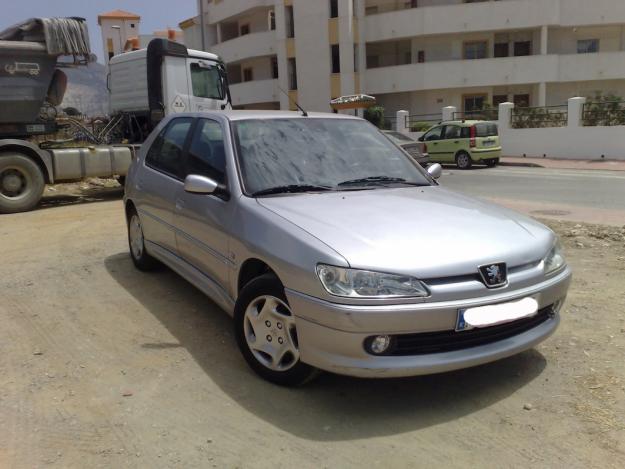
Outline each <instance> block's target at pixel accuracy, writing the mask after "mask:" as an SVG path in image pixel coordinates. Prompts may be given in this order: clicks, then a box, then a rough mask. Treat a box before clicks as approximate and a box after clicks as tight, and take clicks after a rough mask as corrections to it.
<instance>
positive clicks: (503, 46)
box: [495, 42, 510, 57]
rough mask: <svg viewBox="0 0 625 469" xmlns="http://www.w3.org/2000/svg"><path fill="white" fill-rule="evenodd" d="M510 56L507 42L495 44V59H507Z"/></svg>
mask: <svg viewBox="0 0 625 469" xmlns="http://www.w3.org/2000/svg"><path fill="white" fill-rule="evenodd" d="M509 55H510V47H509V45H508V43H507V42H498V43H497V44H495V57H508V56H509Z"/></svg>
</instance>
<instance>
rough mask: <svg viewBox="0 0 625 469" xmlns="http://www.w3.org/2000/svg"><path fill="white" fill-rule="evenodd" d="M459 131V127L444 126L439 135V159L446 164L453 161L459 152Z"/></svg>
mask: <svg viewBox="0 0 625 469" xmlns="http://www.w3.org/2000/svg"><path fill="white" fill-rule="evenodd" d="M460 129H461V127H460V126H459V125H446V126H445V128H444V129H443V132H442V133H441V140H440V142H439V145H438V150H439V151H440V152H441V153H440V158H441V160H442V161H444V162H446V163H452V162H454V161H455V158H456V152H457V151H458V150H460V147H461V140H460Z"/></svg>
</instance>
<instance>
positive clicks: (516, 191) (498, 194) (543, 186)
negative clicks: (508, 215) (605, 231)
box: [440, 167, 625, 226]
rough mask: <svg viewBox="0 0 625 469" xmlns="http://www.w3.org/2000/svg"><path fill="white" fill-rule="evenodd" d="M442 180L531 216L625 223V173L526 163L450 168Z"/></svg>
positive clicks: (466, 191) (456, 187)
mask: <svg viewBox="0 0 625 469" xmlns="http://www.w3.org/2000/svg"><path fill="white" fill-rule="evenodd" d="M440 181H441V184H442V185H444V186H446V187H449V188H451V189H454V190H459V191H462V192H465V193H467V194H470V195H473V196H478V197H482V198H486V199H490V200H492V201H495V202H497V203H500V204H502V205H505V206H507V207H510V208H513V209H515V210H519V211H522V212H525V213H529V214H530V215H532V216H538V217H546V218H559V219H563V220H572V221H585V222H590V223H605V224H610V225H617V226H622V225H625V173H622V172H617V171H596V170H591V171H584V170H563V169H547V168H527V167H497V168H475V169H472V170H470V171H460V170H457V169H454V168H446V169H445V170H444V172H443V176H442V177H441V179H440Z"/></svg>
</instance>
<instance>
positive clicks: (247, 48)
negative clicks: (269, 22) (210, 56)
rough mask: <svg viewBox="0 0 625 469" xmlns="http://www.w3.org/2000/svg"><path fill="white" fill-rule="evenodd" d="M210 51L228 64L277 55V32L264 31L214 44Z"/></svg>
mask: <svg viewBox="0 0 625 469" xmlns="http://www.w3.org/2000/svg"><path fill="white" fill-rule="evenodd" d="M210 51H211V52H213V53H214V54H217V55H218V56H219V57H221V58H222V60H224V61H225V62H226V63H232V62H238V61H240V60H245V59H250V58H254V57H264V56H267V55H275V54H276V32H275V31H263V32H260V33H250V34H246V35H245V36H239V37H236V38H234V39H230V40H228V41H224V42H221V43H219V44H214V45H212V46H211V47H210Z"/></svg>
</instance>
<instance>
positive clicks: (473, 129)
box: [469, 125, 475, 148]
mask: <svg viewBox="0 0 625 469" xmlns="http://www.w3.org/2000/svg"><path fill="white" fill-rule="evenodd" d="M469 147H471V148H475V126H474V125H472V126H471V140H470V141H469Z"/></svg>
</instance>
